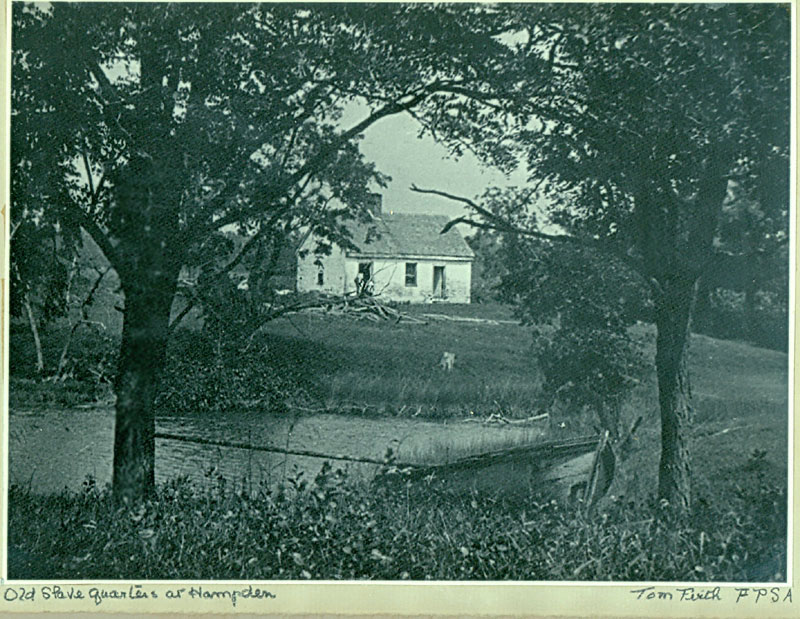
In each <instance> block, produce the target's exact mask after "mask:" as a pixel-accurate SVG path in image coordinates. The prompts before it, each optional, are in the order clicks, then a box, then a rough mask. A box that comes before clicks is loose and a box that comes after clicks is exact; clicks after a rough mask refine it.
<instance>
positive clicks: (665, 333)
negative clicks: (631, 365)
mask: <svg viewBox="0 0 800 619" xmlns="http://www.w3.org/2000/svg"><path fill="white" fill-rule="evenodd" d="M696 283H697V280H696V278H694V277H692V276H690V275H684V274H680V275H676V276H674V277H672V278H670V279H668V280H666V281H662V282H660V285H661V291H660V294H659V295H658V297H657V299H656V308H655V310H656V312H655V313H656V327H657V331H658V334H657V337H656V374H657V376H658V402H659V408H660V410H661V462H660V466H659V474H658V498H659V499H666V500H667V501H669V503H670V505H671V506H673V508H676V509H677V510H678V511H679V512H686V511H688V509H689V505H690V501H691V458H690V452H689V440H690V437H691V424H692V407H691V389H690V386H689V374H688V371H687V367H686V357H687V352H688V347H689V327H690V318H691V314H692V306H693V304H694V299H695V294H696V289H697V286H696Z"/></svg>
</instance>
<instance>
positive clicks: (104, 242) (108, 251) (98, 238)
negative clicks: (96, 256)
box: [69, 203, 124, 276]
mask: <svg viewBox="0 0 800 619" xmlns="http://www.w3.org/2000/svg"><path fill="white" fill-rule="evenodd" d="M69 214H70V216H72V217H74V218H75V221H76V222H77V224H78V225H79V226H80V227H81V228H83V229H84V230H85V231H86V233H87V234H88V235H89V236H90V237H92V240H93V241H94V242H95V243H97V246H98V247H99V248H100V249H101V250H102V252H103V254H104V255H105V257H106V259H107V260H108V262H109V263H110V264H111V266H112V267H113V268H114V270H115V271H116V272H117V273H118V274H119V275H120V276H122V271H123V270H124V267H123V266H122V260H121V258H120V256H119V253H118V252H117V248H116V247H115V246H114V244H113V243H112V242H111V239H110V237H109V236H108V234H107V233H106V232H105V230H103V229H102V228H101V227H100V226H99V225H98V223H97V222H96V221H95V220H94V219H92V218H91V217H90V216H89V215H87V214H86V213H85V212H84V211H83V209H81V208H80V207H79V206H78V205H77V204H74V203H73V204H70V205H69Z"/></svg>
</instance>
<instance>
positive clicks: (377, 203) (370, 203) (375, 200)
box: [367, 193, 383, 217]
mask: <svg viewBox="0 0 800 619" xmlns="http://www.w3.org/2000/svg"><path fill="white" fill-rule="evenodd" d="M367 210H369V212H370V213H372V216H373V217H380V216H381V213H382V212H383V196H382V195H381V194H379V193H370V194H368V195H367Z"/></svg>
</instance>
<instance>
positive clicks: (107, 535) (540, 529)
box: [8, 468, 786, 581]
mask: <svg viewBox="0 0 800 619" xmlns="http://www.w3.org/2000/svg"><path fill="white" fill-rule="evenodd" d="M294 486H295V491H294V492H292V493H286V492H278V493H272V492H269V491H262V492H258V493H256V494H254V495H251V494H245V493H232V492H229V491H227V490H225V489H224V488H223V489H208V490H196V489H194V488H193V487H192V486H190V485H189V484H188V483H187V482H186V481H185V480H184V481H180V480H178V481H175V482H173V483H170V484H167V485H165V486H163V487H160V488H159V489H158V493H157V495H156V497H155V498H154V500H152V501H147V502H142V503H136V504H133V505H127V506H117V505H115V504H114V502H113V500H112V499H111V497H110V495H109V494H108V493H107V492H98V491H97V490H96V489H95V488H94V487H93V486H92V485H91V484H89V485H88V486H87V490H86V492H84V493H83V494H80V495H60V496H51V497H40V496H36V495H33V494H31V493H30V492H28V491H24V490H21V489H19V488H17V487H12V488H11V491H10V511H9V533H8V540H9V544H10V547H9V577H11V578H15V579H35V578H48V579H56V578H58V579H70V580H72V579H104V580H106V579H118V578H125V579H304V578H306V579H310V578H314V579H387V580H406V579H411V580H430V579H436V580H527V581H533V580H587V581H593V580H626V581H627V580H631V581H637V580H655V581H659V580H662V581H769V580H781V579H783V578H784V576H785V573H786V571H785V570H786V553H785V549H786V537H785V535H786V530H785V517H786V511H785V510H786V494H785V491H782V490H780V489H778V488H774V487H772V486H754V487H748V488H744V489H742V490H741V492H739V493H737V494H736V495H735V496H733V497H731V500H730V501H729V502H728V503H726V505H724V506H715V505H713V504H711V503H709V502H703V501H701V502H699V503H698V507H697V508H696V509H695V512H694V514H693V515H692V518H691V519H690V520H688V521H674V520H670V519H669V517H668V516H667V515H666V514H664V513H661V512H660V511H659V508H658V507H657V506H651V505H648V504H646V503H644V504H634V503H632V502H629V501H628V500H626V499H622V498H619V497H618V498H615V499H613V500H609V501H607V502H606V504H605V505H604V506H603V507H602V509H601V510H599V511H597V512H595V513H592V514H587V513H586V511H585V510H584V509H583V508H582V506H581V505H580V504H574V505H559V504H557V503H555V502H543V503H537V502H536V501H535V500H534V498H533V497H531V499H530V500H528V501H526V502H525V503H524V504H519V503H507V502H505V501H503V500H496V499H491V498H488V497H485V496H480V495H455V494H450V493H447V492H444V493H433V492H430V491H429V489H428V488H426V486H425V485H424V484H420V485H413V486H406V487H401V488H399V489H394V490H393V489H391V488H389V487H384V486H374V485H367V484H363V483H356V482H352V481H350V480H348V479H347V478H346V477H344V476H343V475H341V474H338V473H334V472H332V471H331V470H330V469H329V468H326V469H324V470H323V472H322V473H321V474H320V476H318V477H317V479H316V481H315V483H313V484H310V485H306V484H305V483H304V482H301V481H297V480H295V481H294Z"/></svg>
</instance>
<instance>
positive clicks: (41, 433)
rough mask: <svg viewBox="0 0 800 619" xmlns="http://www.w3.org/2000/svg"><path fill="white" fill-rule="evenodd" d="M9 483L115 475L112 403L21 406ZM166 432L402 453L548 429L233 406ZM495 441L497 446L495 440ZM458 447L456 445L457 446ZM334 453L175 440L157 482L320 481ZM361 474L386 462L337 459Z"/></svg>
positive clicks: (15, 414)
mask: <svg viewBox="0 0 800 619" xmlns="http://www.w3.org/2000/svg"><path fill="white" fill-rule="evenodd" d="M9 428H10V436H9V465H10V466H9V481H10V483H14V484H19V485H23V486H25V487H29V488H30V489H31V490H32V491H34V492H39V493H54V492H59V491H61V490H63V489H65V488H66V489H68V490H73V491H74V490H79V489H80V488H81V486H82V484H83V482H84V481H85V480H86V477H87V475H91V476H93V477H94V478H95V480H96V481H97V483H98V485H100V486H104V485H105V484H107V483H110V481H111V471H112V460H113V453H112V445H113V431H114V411H113V409H112V408H90V409H47V410H36V411H12V413H11V416H10V419H9ZM156 430H157V432H158V433H165V434H177V435H181V436H186V437H200V438H204V439H211V440H217V441H228V442H236V443H247V444H252V445H262V446H273V447H278V448H283V449H294V450H309V451H316V452H321V453H324V454H329V455H343V456H347V457H355V458H370V459H377V460H381V459H383V457H384V455H385V454H386V451H387V449H388V448H392V450H393V451H394V453H395V454H396V455H397V458H398V460H400V461H406V462H415V461H420V460H427V461H430V459H431V458H434V459H436V460H439V461H444V460H446V459H448V458H449V453H450V447H449V445H451V444H452V445H453V446H454V447H455V446H459V447H460V448H461V449H463V448H465V447H467V448H469V447H470V446H471V447H472V448H474V449H479V450H481V451H484V450H488V449H490V448H491V446H492V445H493V444H496V445H498V446H499V445H502V444H504V443H507V442H508V440H509V439H511V440H514V441H517V442H526V441H529V440H533V439H535V437H536V436H538V435H540V434H541V431H540V430H539V429H531V428H508V427H499V428H498V427H486V426H484V425H482V424H480V423H471V424H467V423H459V422H455V423H450V424H445V423H434V422H429V421H419V420H415V419H391V418H384V419H365V418H359V417H347V416H342V415H331V414H317V415H305V416H285V415H284V416H277V415H270V414H264V413H263V412H246V411H230V412H225V413H224V414H220V415H219V416H217V417H213V418H209V417H169V418H159V419H157V421H156ZM493 441H494V443H493ZM454 452H455V450H454ZM324 461H325V460H324V459H321V458H316V457H308V456H298V455H285V454H281V453H268V452H262V451H253V450H249V449H240V448H234V447H218V446H209V445H199V444H195V443H189V442H183V441H176V440H171V439H157V440H156V482H157V483H163V482H166V481H168V480H170V479H173V478H175V477H178V476H185V477H188V478H189V479H191V480H193V481H194V482H196V483H198V484H202V485H208V484H216V483H219V480H221V479H224V480H225V483H226V485H227V486H228V487H231V486H232V487H234V488H240V487H243V486H245V487H247V488H249V489H250V490H252V489H254V488H256V487H257V486H259V485H261V484H265V485H269V486H272V485H274V484H276V483H279V482H282V481H285V480H287V479H288V478H292V477H298V476H301V475H302V477H303V478H304V479H309V480H311V479H313V478H314V477H315V476H316V474H317V473H318V472H319V470H320V468H321V467H322V464H323V462H324ZM333 464H334V465H335V466H336V467H337V468H344V469H346V470H348V471H349V472H350V473H351V474H352V475H356V476H359V477H362V478H365V479H366V478H369V477H371V476H372V475H374V474H375V472H376V471H377V469H378V468H379V467H378V465H375V464H362V463H352V462H341V461H334V462H333Z"/></svg>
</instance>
